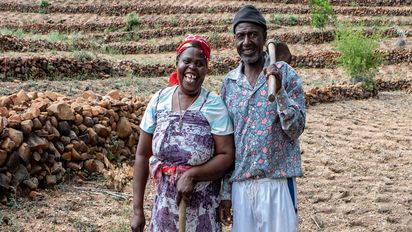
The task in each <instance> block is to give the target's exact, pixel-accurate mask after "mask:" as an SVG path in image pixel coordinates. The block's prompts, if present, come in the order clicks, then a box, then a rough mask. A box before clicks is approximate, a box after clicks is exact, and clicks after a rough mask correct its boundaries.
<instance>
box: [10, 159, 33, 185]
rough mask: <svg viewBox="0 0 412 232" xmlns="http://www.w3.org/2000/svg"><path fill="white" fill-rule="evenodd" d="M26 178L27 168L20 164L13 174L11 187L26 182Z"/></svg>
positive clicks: (27, 175)
mask: <svg viewBox="0 0 412 232" xmlns="http://www.w3.org/2000/svg"><path fill="white" fill-rule="evenodd" d="M28 178H29V172H28V171H27V168H26V167H25V166H24V165H22V164H20V165H19V168H18V169H17V171H16V173H14V176H13V179H12V180H11V185H12V186H14V187H17V186H19V185H20V183H21V182H23V181H24V180H27V179H28Z"/></svg>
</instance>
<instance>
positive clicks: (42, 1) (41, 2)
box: [39, 0, 50, 8]
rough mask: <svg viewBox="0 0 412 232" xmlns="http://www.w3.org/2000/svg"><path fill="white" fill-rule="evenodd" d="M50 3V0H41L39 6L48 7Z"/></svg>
mask: <svg viewBox="0 0 412 232" xmlns="http://www.w3.org/2000/svg"><path fill="white" fill-rule="evenodd" d="M49 5H50V4H49V1H48V0H40V1H39V6H40V7H41V8H46V7H48V6H49Z"/></svg>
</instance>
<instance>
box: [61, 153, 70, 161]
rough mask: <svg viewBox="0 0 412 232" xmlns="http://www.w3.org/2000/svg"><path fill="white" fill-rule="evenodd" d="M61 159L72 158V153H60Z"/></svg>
mask: <svg viewBox="0 0 412 232" xmlns="http://www.w3.org/2000/svg"><path fill="white" fill-rule="evenodd" d="M62 159H63V160H66V161H70V160H72V153H71V152H65V153H63V154H62Z"/></svg>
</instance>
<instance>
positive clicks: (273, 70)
mask: <svg viewBox="0 0 412 232" xmlns="http://www.w3.org/2000/svg"><path fill="white" fill-rule="evenodd" d="M281 67H282V66H277V65H276V64H271V65H269V66H268V67H266V68H263V74H264V75H265V78H266V81H268V78H269V76H270V75H273V76H275V79H276V90H275V91H276V94H277V93H278V92H279V90H280V88H281V87H282V74H281V73H280V70H279V69H280V68H281Z"/></svg>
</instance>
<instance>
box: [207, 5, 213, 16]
mask: <svg viewBox="0 0 412 232" xmlns="http://www.w3.org/2000/svg"><path fill="white" fill-rule="evenodd" d="M214 12H215V8H213V6H209V8H207V13H209V14H211V13H214Z"/></svg>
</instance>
